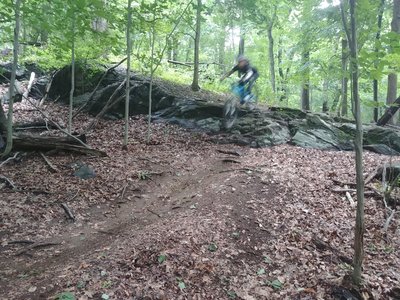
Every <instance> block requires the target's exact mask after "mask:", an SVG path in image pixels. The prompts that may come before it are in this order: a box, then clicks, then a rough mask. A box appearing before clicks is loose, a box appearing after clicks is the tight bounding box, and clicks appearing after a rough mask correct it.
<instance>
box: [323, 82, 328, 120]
mask: <svg viewBox="0 0 400 300" xmlns="http://www.w3.org/2000/svg"><path fill="white" fill-rule="evenodd" d="M328 88H329V81H328V78H327V76H326V77H325V79H324V84H323V91H324V94H323V95H324V96H323V97H324V100H323V103H322V112H323V113H327V112H328V111H329V106H328V99H329V95H328Z"/></svg>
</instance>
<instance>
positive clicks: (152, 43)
mask: <svg viewBox="0 0 400 300" xmlns="http://www.w3.org/2000/svg"><path fill="white" fill-rule="evenodd" d="M154 26H155V24H154V23H153V25H152V27H151V31H150V36H151V60H150V86H149V116H148V119H147V143H150V137H151V111H152V105H153V103H152V102H153V101H152V99H153V78H154V72H155V70H154V67H153V66H154V62H153V60H154V44H155V39H156V36H155V35H156V33H155V28H154Z"/></svg>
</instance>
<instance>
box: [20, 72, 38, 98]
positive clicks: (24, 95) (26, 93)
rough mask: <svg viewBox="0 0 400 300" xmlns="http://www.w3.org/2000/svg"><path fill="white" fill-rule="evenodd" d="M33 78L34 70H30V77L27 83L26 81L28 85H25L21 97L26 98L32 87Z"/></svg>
mask: <svg viewBox="0 0 400 300" xmlns="http://www.w3.org/2000/svg"><path fill="white" fill-rule="evenodd" d="M34 80H35V72H32V73H31V76H30V78H29V83H28V87H27V89H26V91H25V92H24V94H23V95H22V96H23V98H25V99H26V98H28V95H29V92H30V91H31V89H32V85H33V81H34Z"/></svg>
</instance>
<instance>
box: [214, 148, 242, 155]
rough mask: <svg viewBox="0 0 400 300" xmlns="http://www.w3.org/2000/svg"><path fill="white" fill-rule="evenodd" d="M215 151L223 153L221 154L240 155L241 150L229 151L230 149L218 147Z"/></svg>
mask: <svg viewBox="0 0 400 300" xmlns="http://www.w3.org/2000/svg"><path fill="white" fill-rule="evenodd" d="M217 151H218V152H219V153H223V154H228V155H234V156H242V153H241V152H239V151H236V150H235V151H230V150H220V149H217Z"/></svg>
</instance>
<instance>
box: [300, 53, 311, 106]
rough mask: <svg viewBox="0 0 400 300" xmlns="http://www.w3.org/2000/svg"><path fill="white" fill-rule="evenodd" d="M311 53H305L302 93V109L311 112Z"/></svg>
mask: <svg viewBox="0 0 400 300" xmlns="http://www.w3.org/2000/svg"><path fill="white" fill-rule="evenodd" d="M309 63H310V51H308V50H307V51H304V53H303V66H305V67H304V69H305V70H304V73H303V86H302V92H301V109H302V110H310V67H309Z"/></svg>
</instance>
